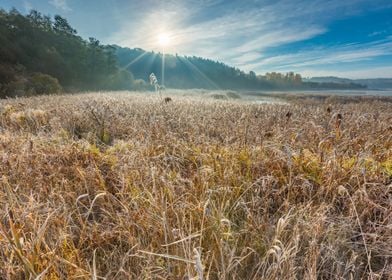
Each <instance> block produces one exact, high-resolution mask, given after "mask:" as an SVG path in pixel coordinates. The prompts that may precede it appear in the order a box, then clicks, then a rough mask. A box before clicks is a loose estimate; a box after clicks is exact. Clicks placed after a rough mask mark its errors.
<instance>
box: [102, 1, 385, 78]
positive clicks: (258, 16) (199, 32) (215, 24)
mask: <svg viewBox="0 0 392 280" xmlns="http://www.w3.org/2000/svg"><path fill="white" fill-rule="evenodd" d="M146 1H147V4H146V5H143V4H141V5H139V6H138V7H137V8H135V7H132V10H134V11H137V14H135V16H131V18H132V20H127V19H128V18H129V16H127V17H124V19H123V22H122V27H121V28H120V29H119V30H118V31H117V32H115V33H114V34H113V35H112V36H110V37H108V38H107V39H106V41H107V42H114V43H117V44H119V45H123V46H128V47H141V48H143V49H146V50H154V51H162V50H161V49H160V47H159V46H158V45H157V37H158V34H159V33H161V32H165V33H168V34H169V35H170V37H171V38H172V43H171V45H170V46H169V47H167V48H166V49H165V51H166V52H169V53H178V54H184V55H196V56H202V57H207V58H211V59H214V60H220V61H223V62H225V63H227V64H230V65H234V66H237V67H241V68H242V69H245V70H254V71H257V72H259V73H260V72H266V71H269V70H271V69H275V70H283V69H288V68H292V69H291V70H295V69H304V68H306V67H316V66H319V67H322V66H323V65H328V64H333V63H350V62H356V61H364V60H371V59H372V58H375V57H378V56H383V55H386V54H388V53H389V51H388V47H390V45H388V44H387V43H386V42H375V43H373V44H362V45H361V44H356V43H353V44H351V45H348V44H346V45H340V46H339V45H337V46H334V47H324V46H322V45H320V47H319V48H318V49H314V48H313V49H310V50H306V49H305V50H301V49H300V50H299V51H298V52H294V51H292V52H291V53H290V50H289V51H285V54H283V55H278V56H273V55H272V56H271V55H269V53H271V52H270V51H271V50H273V49H274V48H276V47H281V46H285V45H289V44H292V43H296V42H301V41H305V40H310V39H312V38H315V37H317V36H320V35H322V34H325V33H327V32H329V30H328V25H329V23H330V22H333V21H335V20H338V19H344V18H345V17H349V16H353V15H358V14H361V12H363V11H364V9H366V10H368V11H369V10H377V9H380V7H382V6H383V5H381V4H383V3H385V1H383V0H374V1H372V2H371V3H369V1H367V0H350V1H341V0H330V1H324V0H315V1H311V2H310V1H305V0H282V1H277V2H271V1H267V0H261V1H249V2H244V1H239V0H233V1H231V2H230V3H228V2H224V1H221V0H204V1H193V0H192V1H179V0H169V1H167V2H166V1H165V4H164V5H163V4H162V2H159V1H154V0H146ZM380 3H381V4H380ZM130 5H131V6H132V5H135V4H130ZM151 5H153V6H155V8H154V9H153V11H152V12H151ZM206 15H208V16H206Z"/></svg>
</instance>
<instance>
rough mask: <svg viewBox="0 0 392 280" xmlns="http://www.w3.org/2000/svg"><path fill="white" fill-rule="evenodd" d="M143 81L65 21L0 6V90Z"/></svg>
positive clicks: (28, 91)
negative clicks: (22, 12) (23, 13)
mask: <svg viewBox="0 0 392 280" xmlns="http://www.w3.org/2000/svg"><path fill="white" fill-rule="evenodd" d="M140 86H141V87H143V86H144V84H143V83H141V81H135V79H134V78H133V76H132V74H131V73H130V72H129V71H126V70H121V69H120V68H119V67H118V66H117V59H116V56H115V50H114V49H113V47H111V46H105V45H102V44H101V43H100V42H99V41H98V40H97V39H95V38H89V39H88V40H84V39H83V38H81V37H80V36H78V34H77V31H76V30H75V29H74V28H72V27H71V26H70V24H69V23H68V21H67V20H66V19H65V18H63V17H61V16H59V15H56V16H54V18H51V17H49V16H46V15H42V14H41V13H39V12H38V11H35V10H32V11H31V12H30V13H29V14H27V15H22V14H21V13H20V12H18V11H17V10H16V9H12V10H10V11H9V12H7V11H5V10H0V96H1V97H5V96H16V95H35V94H48V93H53V92H61V91H62V90H66V91H75V90H78V91H81V90H102V89H107V90H125V89H136V88H138V87H140Z"/></svg>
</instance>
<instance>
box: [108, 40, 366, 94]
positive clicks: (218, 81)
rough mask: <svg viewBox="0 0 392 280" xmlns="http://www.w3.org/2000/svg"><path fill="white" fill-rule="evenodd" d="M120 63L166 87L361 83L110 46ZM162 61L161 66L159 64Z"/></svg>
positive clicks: (290, 86) (292, 86)
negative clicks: (151, 75) (322, 80)
mask: <svg viewBox="0 0 392 280" xmlns="http://www.w3.org/2000/svg"><path fill="white" fill-rule="evenodd" d="M112 47H113V48H114V49H115V50H116V57H117V60H118V63H119V65H120V66H121V67H123V68H126V69H128V70H129V71H131V72H132V73H133V74H134V76H135V78H139V79H145V78H146V77H147V76H148V74H149V73H152V72H153V73H155V74H156V76H157V77H158V79H159V81H160V82H162V78H163V77H162V69H164V85H165V86H166V87H170V88H180V89H190V88H207V89H237V90H263V89H264V90H295V89H360V88H365V87H364V86H362V85H359V84H355V83H351V84H345V85H343V84H337V83H317V82H305V81H304V80H303V79H302V77H301V75H300V74H298V73H294V72H289V73H285V74H283V73H277V72H271V73H266V74H265V75H257V74H256V73H255V72H254V71H250V72H248V73H246V72H244V71H242V70H240V69H238V68H236V67H231V66H228V65H226V64H224V63H221V62H218V61H213V60H210V59H205V58H202V57H196V56H179V55H171V54H165V55H163V54H162V53H159V52H158V53H156V52H148V51H145V50H143V49H140V48H134V49H130V48H122V47H120V46H116V45H113V46H112ZM162 63H164V67H162Z"/></svg>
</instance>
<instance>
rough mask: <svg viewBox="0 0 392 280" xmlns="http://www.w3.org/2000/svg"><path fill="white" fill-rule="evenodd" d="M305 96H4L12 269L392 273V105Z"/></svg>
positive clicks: (2, 169)
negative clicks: (285, 99) (276, 100)
mask: <svg viewBox="0 0 392 280" xmlns="http://www.w3.org/2000/svg"><path fill="white" fill-rule="evenodd" d="M301 103H302V104H293V105H271V104H265V105H263V104H250V103H246V102H233V101H224V100H223V101H222V100H212V99H211V100H202V99H191V98H185V97H180V96H179V97H176V102H172V103H171V105H170V106H165V104H164V103H162V102H161V100H160V99H159V98H158V97H157V96H154V97H148V96H146V95H137V94H127V93H122V94H119V93H113V94H99V93H96V94H85V95H72V96H51V97H48V96H41V97H34V98H29V99H27V98H26V99H15V100H2V101H1V102H0V132H1V134H0V161H1V165H0V174H1V176H0V185H1V188H0V278H1V279H29V278H31V279H35V277H38V276H42V279H91V278H92V279H103V278H102V277H106V278H107V279H190V278H193V277H194V279H202V278H203V279H388V277H391V275H392V262H391V258H392V255H391V254H392V183H391V181H392V127H391V123H392V106H391V105H390V103H386V102H381V101H374V102H373V101H371V100H365V101H362V102H358V103H347V104H339V103H337V102H336V103H334V104H333V105H329V103H324V102H323V101H317V102H316V101H312V102H309V103H307V102H301ZM327 106H329V107H328V108H327ZM326 108H327V109H326ZM331 111H332V113H333V114H330V112H331ZM287 112H289V113H287ZM288 114H289V115H288ZM288 119H290V121H288Z"/></svg>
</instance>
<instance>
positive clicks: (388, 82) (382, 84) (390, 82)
mask: <svg viewBox="0 0 392 280" xmlns="http://www.w3.org/2000/svg"><path fill="white" fill-rule="evenodd" d="M304 80H305V81H306V82H315V83H337V84H350V83H356V84H361V85H365V86H367V87H368V88H369V89H392V78H390V79H388V78H376V79H355V80H352V79H345V78H339V77H313V78H310V79H304Z"/></svg>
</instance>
